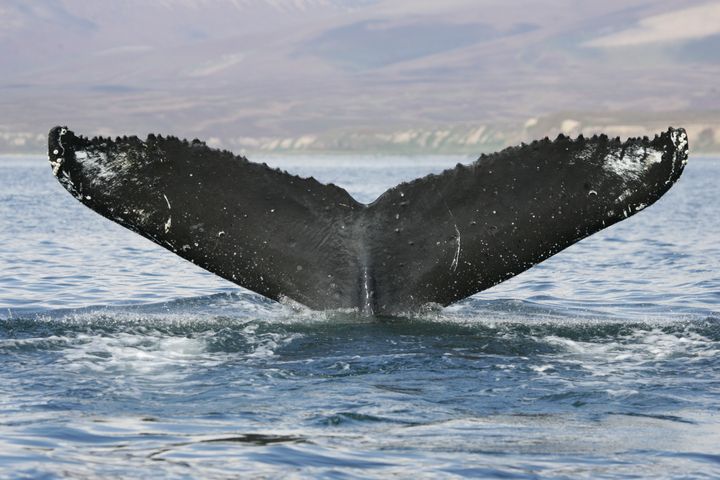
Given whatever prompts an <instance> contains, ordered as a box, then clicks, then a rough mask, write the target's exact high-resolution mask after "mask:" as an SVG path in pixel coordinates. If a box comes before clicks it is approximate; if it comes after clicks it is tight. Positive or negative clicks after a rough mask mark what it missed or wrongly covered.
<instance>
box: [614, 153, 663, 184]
mask: <svg viewBox="0 0 720 480" xmlns="http://www.w3.org/2000/svg"><path fill="white" fill-rule="evenodd" d="M661 161H662V152H660V151H657V150H650V151H648V150H647V148H646V147H645V146H643V145H631V146H629V147H628V148H627V149H625V151H624V152H617V151H616V152H613V153H610V154H609V155H607V156H606V157H605V163H604V165H603V167H604V168H605V170H607V171H609V172H612V173H614V174H615V175H618V176H620V177H622V178H625V179H628V180H638V179H639V178H640V176H641V175H642V174H643V173H644V172H645V170H647V169H648V168H650V167H651V166H652V165H654V164H656V163H659V162H661Z"/></svg>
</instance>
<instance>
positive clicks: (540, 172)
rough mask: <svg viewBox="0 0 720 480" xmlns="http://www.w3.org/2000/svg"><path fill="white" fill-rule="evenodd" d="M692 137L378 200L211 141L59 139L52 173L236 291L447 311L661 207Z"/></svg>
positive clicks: (416, 184) (452, 173)
mask: <svg viewBox="0 0 720 480" xmlns="http://www.w3.org/2000/svg"><path fill="white" fill-rule="evenodd" d="M687 156H688V143H687V136H686V134H685V131H684V130H682V129H673V128H670V129H668V130H667V131H666V132H664V133H662V134H661V135H656V136H655V138H653V139H649V138H647V137H646V138H631V139H629V140H627V141H625V142H621V141H620V139H619V138H615V139H611V138H608V137H607V136H605V135H600V136H594V137H592V138H587V139H586V138H583V137H582V136H581V137H578V138H577V139H571V138H568V137H566V136H563V135H560V136H558V137H557V138H556V139H555V140H552V141H551V140H549V139H547V138H546V139H543V140H539V141H534V142H532V143H530V144H527V145H525V144H523V145H521V146H517V147H511V148H507V149H505V150H503V151H501V152H498V153H494V154H491V155H482V156H481V157H480V158H479V159H478V160H477V161H476V162H474V163H472V164H471V165H458V166H457V167H455V168H454V169H450V170H446V171H445V172H443V173H441V174H439V175H428V176H426V177H423V178H420V179H417V180H414V181H412V182H409V183H402V184H400V185H398V186H396V187H394V188H391V189H390V190H388V191H386V192H385V193H383V194H382V195H381V196H380V197H379V198H378V199H377V200H375V201H374V202H373V203H371V204H369V205H365V204H362V203H359V202H357V201H356V200H355V199H353V198H352V197H351V196H350V195H349V194H348V193H347V192H346V191H345V190H343V189H342V188H340V187H337V186H335V185H332V184H330V185H324V184H321V183H320V182H318V181H316V180H315V179H313V178H301V177H298V176H294V175H290V174H288V173H287V172H283V171H280V170H277V169H272V168H269V167H268V166H267V165H264V164H262V165H260V164H256V163H252V162H249V161H248V160H247V159H245V158H244V157H240V156H236V155H234V154H232V153H231V152H227V151H220V150H214V149H212V148H209V147H207V146H206V145H205V144H204V143H202V142H200V141H198V140H193V141H192V142H188V141H186V140H179V139H177V138H175V137H162V136H155V135H150V136H148V137H147V139H146V140H144V141H143V140H140V139H138V138H137V137H122V138H116V139H115V140H112V139H110V138H102V137H96V138H93V139H87V138H84V137H79V136H76V135H74V134H73V132H71V131H69V130H68V129H67V128H65V127H56V128H53V129H52V130H51V131H50V136H49V157H50V162H51V165H52V167H53V173H54V174H55V176H56V177H57V178H58V180H59V181H60V183H61V184H62V185H63V186H64V187H65V188H66V189H67V190H68V191H69V192H70V193H72V194H73V195H74V196H75V197H76V198H77V199H78V200H80V201H81V202H82V203H84V204H85V205H87V206H88V207H90V208H92V209H93V210H95V211H96V212H98V213H100V214H101V215H103V216H105V217H107V218H109V219H111V220H113V221H115V222H118V223H120V224H121V225H123V226H125V227H127V228H129V229H131V230H133V231H135V232H137V233H139V234H141V235H143V236H145V237H147V238H149V239H151V240H152V241H154V242H155V243H157V244H159V245H162V246H163V247H165V248H167V249H169V250H171V251H173V252H175V253H176V254H178V255H180V256H181V257H183V258H185V259H187V260H189V261H191V262H193V263H195V264H197V265H199V266H201V267H203V268H205V269H207V270H209V271H211V272H213V273H215V274H217V275H220V276H221V277H224V278H226V279H228V280H231V281H233V282H235V283H237V284H238V285H241V286H243V287H245V288H248V289H250V290H253V291H255V292H258V293H260V294H262V295H265V296H267V297H270V298H273V299H276V300H278V299H282V298H290V299H292V300H294V301H297V302H299V303H301V304H304V305H307V306H308V307H311V308H315V309H331V308H358V309H361V310H363V311H364V312H366V313H368V314H392V313H399V312H406V311H409V310H415V309H418V308H421V307H423V306H424V305H427V304H439V305H448V304H450V303H452V302H455V301H457V300H460V299H462V298H465V297H467V296H469V295H472V294H474V293H477V292H479V291H481V290H484V289H486V288H489V287H491V286H493V285H496V284H497V283H499V282H502V281H503V280H506V279H508V278H510V277H512V276H514V275H517V274H519V273H521V272H523V271H525V270H527V269H528V268H530V267H532V266H533V265H536V264H537V263H539V262H541V261H543V260H545V259H546V258H548V257H550V256H552V255H554V254H555V253H557V252H559V251H561V250H563V249H564V248H566V247H568V246H570V245H572V244H573V243H575V242H577V241H579V240H581V239H583V238H585V237H587V236H588V235H591V234H592V233H594V232H597V231H598V230H601V229H603V228H605V227H607V226H610V225H612V224H614V223H616V222H618V221H620V220H623V219H624V218H626V217H628V216H630V215H633V214H634V213H636V212H638V211H640V210H642V209H643V208H645V207H647V206H648V205H650V204H652V203H653V202H655V201H656V200H657V199H658V198H660V197H661V196H662V195H663V194H664V193H665V192H666V191H667V190H668V189H669V188H670V187H671V186H672V184H673V183H674V182H675V181H676V180H677V179H678V178H679V177H680V174H681V173H682V170H683V167H684V166H685V163H686V161H687Z"/></svg>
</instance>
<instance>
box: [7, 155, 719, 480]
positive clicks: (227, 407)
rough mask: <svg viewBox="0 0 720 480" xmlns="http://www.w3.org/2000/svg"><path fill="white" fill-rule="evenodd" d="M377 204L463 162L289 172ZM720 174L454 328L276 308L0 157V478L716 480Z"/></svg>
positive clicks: (315, 165) (684, 185) (702, 165)
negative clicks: (401, 185)
mask: <svg viewBox="0 0 720 480" xmlns="http://www.w3.org/2000/svg"><path fill="white" fill-rule="evenodd" d="M266 161H267V162H268V163H270V164H273V165H277V166H281V167H283V168H286V169H288V170H290V171H292V172H294V173H300V174H305V175H310V174H312V175H315V176H316V177H317V178H319V179H320V180H323V181H332V182H335V183H337V184H339V185H341V186H343V187H345V188H347V189H348V190H349V191H350V192H351V193H352V194H353V195H355V196H356V198H358V199H359V200H364V201H371V200H372V199H374V197H375V196H377V195H378V194H379V193H381V192H382V191H383V190H385V189H386V188H388V187H390V186H392V185H394V184H395V183H397V182H399V181H401V180H407V179H411V178H414V177H416V176H420V175H423V174H426V173H430V172H438V171H441V170H442V169H443V168H446V167H449V166H452V165H454V164H455V163H456V162H458V161H470V159H464V158H457V157H434V158H410V159H408V158H395V157H390V158H388V157H354V158H348V157H343V158H327V157H325V158H321V159H317V158H298V157H293V158H285V159H283V158H272V159H266ZM719 184H720V159H717V158H697V157H691V159H690V163H689V164H688V167H687V169H686V171H685V174H684V175H683V178H681V179H680V181H679V183H678V184H677V185H676V186H675V187H673V189H672V190H671V191H670V192H669V193H668V194H667V195H666V196H665V197H664V198H662V199H661V200H660V201H659V202H658V203H657V204H655V205H653V206H652V207H650V208H648V209H647V210H645V211H643V212H641V213H639V214H638V215H636V216H634V217H632V218H630V219H628V220H627V221H624V222H621V223H620V224H618V225H615V226H613V227H611V228H609V229H607V230H605V231H603V232H601V233H599V234H596V235H595V236H593V237H591V238H589V239H586V240H584V241H582V242H580V243H579V244H576V245H574V246H573V247H571V248H569V249H567V250H566V251H564V252H562V253H561V254H559V255H556V256H555V257H553V258H551V259H549V260H547V261H546V262H544V263H542V264H541V265H538V266H537V267H535V268H533V269H532V270H530V271H528V272H526V273H524V274H522V275H520V276H518V277H515V278H514V279H511V280H510V281H507V282H505V283H503V284H501V285H499V286H497V287H495V288H493V289H490V290H488V291H486V292H482V293H480V294H478V295H476V296H474V297H472V298H469V299H467V300H465V301H463V302H461V303H459V304H457V305H453V306H451V307H449V308H446V309H444V310H442V311H440V312H433V313H428V314H424V315H418V316H412V317H406V318H386V319H382V320H379V319H371V318H364V317H362V316H361V315H359V314H353V313H348V312H344V313H343V312H312V311H304V310H298V309H296V308H295V309H294V308H293V307H290V306H285V305H280V304H277V303H274V302H272V301H268V300H266V299H263V298H262V297H259V296H258V295H255V294H253V293H251V292H248V291H245V290H243V289H241V288H239V287H237V286H235V285H233V284H230V283H228V282H225V281H223V280H221V279H219V278H217V277H215V276H213V275H211V274H209V273H207V272H204V271H202V270H200V269H198V268H197V267H195V266H193V265H191V264H190V263H187V262H185V261H183V260H181V259H180V258H178V257H175V256H174V255H173V254H172V253H170V252H168V251H166V250H164V249H162V248H160V247H157V246H155V245H153V244H152V243H150V242H149V241H147V240H144V239H142V238H140V237H139V236H136V235H135V234H133V233H131V232H129V231H126V230H124V229H123V228H121V227H119V226H117V225H115V224H113V223H111V222H109V221H107V220H105V219H103V218H101V217H100V216H98V215H96V214H95V213H93V212H92V211H90V210H88V209H87V208H85V207H84V206H82V205H81V204H80V203H78V202H77V201H76V200H75V199H73V198H72V197H71V196H70V195H68V194H67V193H66V192H65V191H64V190H63V189H62V188H61V187H60V185H59V184H58V183H57V182H56V181H55V179H54V178H53V176H52V175H51V172H50V167H49V165H48V164H47V162H46V160H45V159H44V158H39V157H32V158H20V157H4V158H3V157H0V273H1V275H0V477H3V478H66V477H72V478H122V477H133V478H138V477H140V478H227V477H228V476H239V477H263V478H294V477H295V478H318V477H320V478H338V479H346V478H387V477H392V476H394V477H400V478H403V477H410V476H412V477H414V478H460V477H484V478H488V477H502V478H537V477H552V478H582V477H588V478H614V477H649V478H662V477H673V478H678V477H682V478H700V477H715V478H717V477H719V476H720V187H718V185H719Z"/></svg>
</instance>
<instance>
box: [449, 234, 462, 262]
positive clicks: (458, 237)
mask: <svg viewBox="0 0 720 480" xmlns="http://www.w3.org/2000/svg"><path fill="white" fill-rule="evenodd" d="M455 233H456V234H457V238H456V239H455V241H456V242H457V249H456V250H455V257H453V261H452V263H451V264H450V268H451V269H452V270H453V271H455V270H457V266H458V262H459V261H460V230H459V229H458V227H457V224H455Z"/></svg>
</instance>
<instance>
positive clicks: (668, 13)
mask: <svg viewBox="0 0 720 480" xmlns="http://www.w3.org/2000/svg"><path fill="white" fill-rule="evenodd" d="M716 17H717V18H716ZM0 18H2V20H3V23H2V26H0V39H1V40H2V42H0V68H2V71H3V76H2V78H0V113H2V115H0V150H2V151H24V150H28V149H30V150H34V149H37V147H38V145H41V144H42V143H43V142H44V139H43V140H40V139H42V138H44V135H45V132H46V131H47V129H48V128H50V127H51V126H53V125H56V124H68V125H70V126H72V127H73V128H75V129H76V130H77V131H79V132H84V133H87V134H104V135H122V134H139V135H144V134H146V133H148V132H151V131H153V132H164V133H168V134H175V135H178V136H182V137H188V138H193V137H197V138H201V139H213V142H214V143H215V144H217V145H219V146H223V147H226V148H232V149H240V150H247V151H252V150H261V151H285V150H298V149H299V150H307V151H325V150H332V151H335V150H339V151H360V150H364V149H373V150H383V151H384V150H388V149H389V150H392V151H394V150H396V149H397V150H402V149H403V148H404V149H407V150H410V151H419V150H424V149H430V150H433V151H435V150H437V151H445V150H448V151H452V150H460V151H464V150H463V149H465V148H467V149H468V150H469V149H475V148H495V147H497V146H500V145H505V144H509V143H514V142H515V141H516V140H520V141H522V140H525V139H526V135H541V134H542V135H544V134H548V135H556V134H557V132H558V131H561V130H562V127H563V122H564V121H565V120H573V121H579V122H580V123H581V125H582V128H588V129H592V128H595V127H598V128H609V129H611V130H612V129H613V128H615V129H616V130H617V131H622V128H620V127H623V126H624V125H626V124H630V125H635V124H637V125H636V126H635V127H633V128H630V130H628V131H654V130H655V129H656V128H655V125H656V123H658V122H659V123H674V124H681V123H682V124H685V125H697V127H695V126H691V127H690V133H691V140H692V136H693V135H696V136H697V137H698V138H699V139H703V138H704V139H708V138H710V139H712V138H713V135H714V138H715V139H717V137H718V135H715V134H714V132H716V131H717V132H720V130H718V127H717V125H720V117H719V116H718V115H717V112H720V90H718V88H717V87H715V85H716V84H717V83H716V79H717V78H718V74H720V68H719V67H718V65H719V64H720V49H719V48H717V46H718V45H720V35H719V34H718V33H717V31H720V27H718V28H715V27H714V25H715V24H714V23H713V21H714V20H717V25H720V9H717V8H716V4H714V3H712V2H707V1H690V2H683V4H682V5H679V4H678V3H677V2H672V1H669V0H661V1H657V2H651V3H646V2H643V1H641V0H630V1H621V0H607V1H606V2H603V3H602V4H596V3H594V2H580V3H578V2H574V1H571V0H558V1H557V2H553V3H552V4H545V5H542V6H540V5H537V3H536V2H532V1H529V0H525V1H519V2H513V3H511V4H506V3H503V2H500V1H497V0H492V1H484V2H481V3H478V2H475V1H470V0H449V1H447V2H443V3H438V2H431V1H429V0H428V1H426V0H416V1H414V2H410V1H409V0H404V1H388V0H377V1H367V2H350V1H347V0H298V1H294V0H272V1H266V0H224V1H210V0H163V1H160V2H140V1H139V0H128V1H126V2H122V3H117V2H101V1H99V2H84V1H80V0H35V1H33V2H25V1H20V0H6V2H4V3H3V4H2V5H0ZM698 19H700V20H698ZM701 20H702V22H703V23H702V25H701V27H702V28H700V27H697V25H696V24H697V23H698V22H699V21H701ZM683 22H685V23H684V24H683ZM688 22H690V23H688ZM693 22H694V23H693ZM666 37H669V39H668V38H666ZM563 112H582V113H581V114H566V113H563ZM606 112H616V113H614V114H613V115H614V117H615V118H616V119H615V120H614V121H613V122H614V123H613V122H605V121H594V120H587V121H585V120H583V119H584V118H585V117H587V118H588V119H592V118H597V119H601V120H602V119H603V118H604V117H606V116H607V113H606ZM675 112H684V113H683V114H682V115H681V117H682V118H680V120H682V122H674V121H673V122H669V121H667V120H671V119H674V118H675V117H674V115H675ZM557 115H559V117H557V118H556V116H557ZM576 117H578V118H579V117H582V118H579V119H578V118H576ZM530 118H538V119H544V118H552V119H554V120H552V122H551V123H552V125H551V126H548V128H546V129H544V130H533V129H530V130H527V129H526V128H525V124H526V122H527V121H528V119H530ZM700 118H702V119H703V120H702V121H701V120H699V119H700ZM639 119H642V120H639ZM638 122H640V123H638ZM642 122H645V123H642ZM567 125H568V124H566V125H565V126H567ZM613 125H616V126H617V128H616V127H613ZM480 126H485V128H486V129H487V132H495V133H494V134H493V135H491V136H487V137H483V136H482V135H481V137H483V140H482V141H479V142H480V143H473V142H470V143H467V141H466V140H467V138H468V136H469V137H470V139H472V138H473V137H472V135H473V131H475V130H477V129H478V128H480ZM665 126H667V125H665ZM662 128H664V127H662ZM448 130H449V131H450V132H451V133H449V134H446V133H445V132H446V131H448ZM408 132H411V133H408ZM701 132H705V133H704V134H703V135H704V136H701ZM708 132H711V133H712V134H711V133H708ZM488 135H489V133H488ZM463 136H464V137H463ZM441 137H443V138H441ZM463 138H466V140H462V139H463ZM715 141H716V140H712V141H707V142H705V143H703V142H700V144H707V145H710V146H711V147H708V148H712V149H714V148H715V147H714V146H712V145H714V142H715ZM463 142H465V143H463ZM696 143H697V142H696ZM700 144H699V145H700ZM287 145H290V146H291V147H289V148H286V147H284V146H287ZM703 148H705V147H703Z"/></svg>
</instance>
